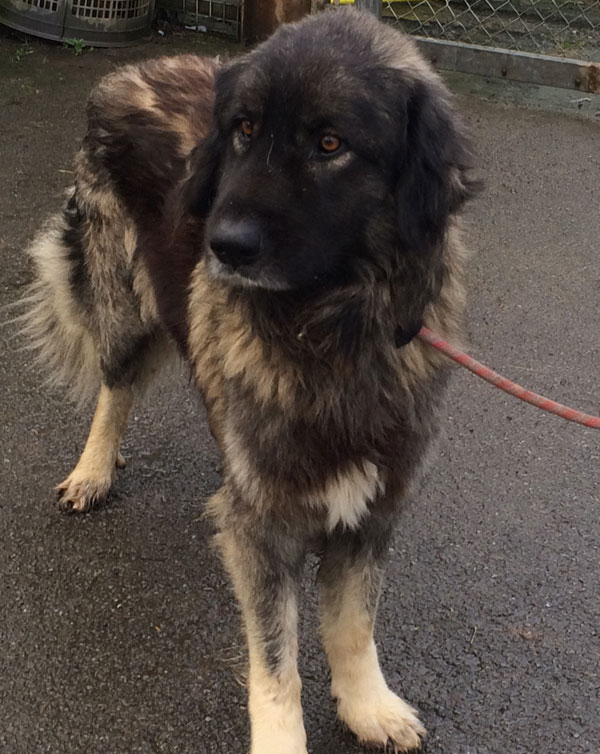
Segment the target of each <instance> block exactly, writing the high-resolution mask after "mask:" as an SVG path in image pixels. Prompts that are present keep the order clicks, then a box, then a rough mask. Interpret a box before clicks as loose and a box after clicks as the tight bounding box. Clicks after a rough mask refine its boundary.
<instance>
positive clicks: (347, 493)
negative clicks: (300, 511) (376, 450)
mask: <svg viewBox="0 0 600 754" xmlns="http://www.w3.org/2000/svg"><path fill="white" fill-rule="evenodd" d="M383 491H384V481H383V478H382V474H381V473H380V471H379V469H378V468H377V466H375V464H373V463H371V462H370V461H365V462H363V463H361V464H352V466H351V467H350V469H348V470H346V471H344V472H340V473H338V474H336V475H335V476H333V477H332V478H331V479H330V480H329V481H328V482H327V483H326V484H325V485H324V488H323V489H322V490H320V491H318V492H316V493H314V494H313V495H312V496H311V499H310V502H311V504H313V505H316V506H318V507H321V506H322V507H323V508H324V509H325V511H326V516H327V521H326V529H327V530H328V531H333V529H335V528H336V527H337V526H342V527H343V528H348V529H356V528H357V527H358V526H359V525H360V523H361V521H362V520H363V518H364V517H365V516H366V515H367V513H368V510H369V504H370V503H372V502H373V501H374V500H375V499H376V497H377V495H378V494H380V493H383Z"/></svg>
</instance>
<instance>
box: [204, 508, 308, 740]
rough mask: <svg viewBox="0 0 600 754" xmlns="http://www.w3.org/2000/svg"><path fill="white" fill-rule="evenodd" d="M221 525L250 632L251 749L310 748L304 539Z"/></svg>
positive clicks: (271, 530) (225, 551) (277, 531)
mask: <svg viewBox="0 0 600 754" xmlns="http://www.w3.org/2000/svg"><path fill="white" fill-rule="evenodd" d="M259 528H260V532H258V533H257V532H255V531H251V532H249V531H248V530H247V528H245V527H236V528H233V527H231V528H229V526H228V527H227V528H222V530H221V533H220V534H219V535H218V541H219V544H220V546H221V549H222V553H223V558H224V561H225V565H226V567H227V569H228V571H229V573H230V575H231V578H232V580H233V585H234V589H235V592H236V595H237V598H238V600H239V602H240V604H241V607H242V614H243V619H244V624H245V628H246V633H247V638H248V653H249V661H250V667H249V673H248V708H249V712H250V727H251V741H252V745H251V754H307V751H306V733H305V731H304V723H303V720H302V707H301V702H300V690H301V682H300V676H299V674H298V668H297V655H298V635H297V626H298V588H299V582H300V578H301V571H302V563H303V560H304V553H303V551H302V544H301V542H299V541H296V540H294V539H291V537H290V535H289V534H287V536H286V534H285V533H284V532H283V530H282V529H278V528H277V527H276V526H271V525H266V526H265V524H264V522H263V523H261V524H260V527H259Z"/></svg>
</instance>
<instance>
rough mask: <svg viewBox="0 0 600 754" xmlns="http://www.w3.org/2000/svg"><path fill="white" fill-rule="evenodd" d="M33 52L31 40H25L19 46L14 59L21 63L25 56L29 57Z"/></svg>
mask: <svg viewBox="0 0 600 754" xmlns="http://www.w3.org/2000/svg"><path fill="white" fill-rule="evenodd" d="M32 54H33V47H32V46H31V45H30V44H29V42H25V43H24V44H22V45H21V46H20V47H17V49H16V50H15V54H14V59H15V61H16V62H17V63H20V62H21V60H23V58H25V57H27V55H32Z"/></svg>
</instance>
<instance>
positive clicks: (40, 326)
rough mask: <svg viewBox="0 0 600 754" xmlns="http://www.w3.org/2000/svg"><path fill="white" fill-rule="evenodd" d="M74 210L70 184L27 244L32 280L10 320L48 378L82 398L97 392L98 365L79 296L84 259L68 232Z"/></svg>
mask: <svg viewBox="0 0 600 754" xmlns="http://www.w3.org/2000/svg"><path fill="white" fill-rule="evenodd" d="M76 213H77V209H76V207H75V203H74V189H71V190H70V191H69V194H68V195H67V201H66V203H65V206H64V208H63V210H62V212H60V213H58V214H56V215H54V216H53V217H51V218H50V220H48V221H47V222H46V224H45V226H44V227H43V228H42V229H41V231H40V232H39V233H38V235H37V236H36V238H35V239H34V241H33V243H32V244H31V246H30V247H29V257H30V259H31V262H32V264H33V268H34V269H33V282H32V283H31V284H30V285H29V287H28V289H27V293H26V295H25V297H24V298H23V299H22V301H21V302H20V304H21V306H22V313H21V314H20V315H19V316H17V317H16V318H15V322H16V323H17V326H18V328H19V330H20V332H21V334H22V335H23V336H25V338H26V340H27V342H28V345H26V346H25V348H29V349H31V350H32V351H33V352H34V353H36V356H37V358H36V360H35V363H36V364H37V363H39V362H43V363H44V364H45V365H46V366H47V367H49V378H48V381H49V382H50V383H56V384H60V385H62V386H66V387H67V388H68V390H69V392H71V393H72V395H73V397H74V398H76V399H78V400H85V399H87V398H90V397H92V396H93V395H94V394H95V393H96V391H97V389H98V387H99V385H100V382H101V369H100V357H99V352H98V347H97V343H96V338H95V337H94V335H93V332H92V328H91V327H90V322H89V321H88V320H89V317H88V315H87V313H86V310H85V302H84V300H83V299H82V281H81V278H82V277H83V276H85V274H86V272H85V265H84V260H83V256H82V254H81V249H80V248H79V249H78V248H77V247H76V244H75V245H74V242H73V238H72V235H73V229H74V225H75V223H76V222H77V218H76V216H75V214H76ZM78 278H79V279H78Z"/></svg>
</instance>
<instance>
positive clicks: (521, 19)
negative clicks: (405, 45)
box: [382, 0, 600, 62]
mask: <svg viewBox="0 0 600 754" xmlns="http://www.w3.org/2000/svg"><path fill="white" fill-rule="evenodd" d="M382 12H383V17H384V18H387V19H389V20H390V21H393V22H395V23H398V24H400V25H401V26H402V28H403V29H404V30H405V31H407V32H408V33H410V34H415V35H417V36H422V37H428V38H431V39H438V40H447V41H450V42H460V43H461V44H470V45H483V46H491V47H495V48H501V49H504V50H517V51H519V52H527V53H538V54H542V55H553V56H561V57H568V58H576V59H579V60H586V61H590V62H600V0H402V1H400V2H398V1H396V2H394V1H393V0H383V9H382Z"/></svg>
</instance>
